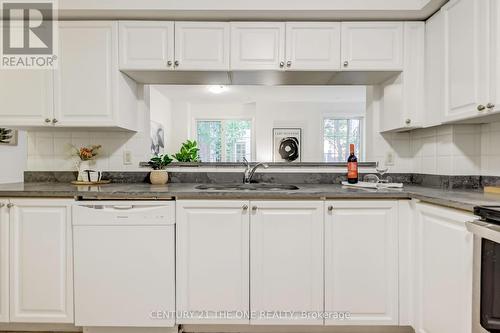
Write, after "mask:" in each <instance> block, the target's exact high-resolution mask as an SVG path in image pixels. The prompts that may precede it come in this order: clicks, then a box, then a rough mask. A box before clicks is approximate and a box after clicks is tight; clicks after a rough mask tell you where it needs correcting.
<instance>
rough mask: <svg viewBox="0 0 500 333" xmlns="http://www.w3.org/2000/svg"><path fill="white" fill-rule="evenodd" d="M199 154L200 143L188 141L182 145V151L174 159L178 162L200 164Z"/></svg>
mask: <svg viewBox="0 0 500 333" xmlns="http://www.w3.org/2000/svg"><path fill="white" fill-rule="evenodd" d="M199 152H200V149H199V148H198V143H197V142H196V141H195V140H193V141H191V140H187V141H186V142H184V143H183V144H182V146H181V150H179V152H178V153H177V154H175V155H172V157H173V158H175V159H176V160H177V161H178V162H199V161H200V156H199Z"/></svg>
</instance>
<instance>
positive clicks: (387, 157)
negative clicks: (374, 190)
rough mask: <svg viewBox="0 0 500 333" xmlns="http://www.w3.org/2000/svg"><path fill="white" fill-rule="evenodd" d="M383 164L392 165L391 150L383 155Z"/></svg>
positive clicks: (392, 156)
mask: <svg viewBox="0 0 500 333" xmlns="http://www.w3.org/2000/svg"><path fill="white" fill-rule="evenodd" d="M385 165H386V166H393V165H394V153H393V152H392V151H388V152H387V154H386V155H385Z"/></svg>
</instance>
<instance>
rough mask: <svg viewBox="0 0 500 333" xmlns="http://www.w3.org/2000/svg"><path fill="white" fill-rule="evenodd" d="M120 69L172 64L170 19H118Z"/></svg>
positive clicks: (171, 24)
mask: <svg viewBox="0 0 500 333" xmlns="http://www.w3.org/2000/svg"><path fill="white" fill-rule="evenodd" d="M119 26H120V32H119V33H120V69H122V70H126V69H129V70H167V69H173V68H174V22H168V21H167V22H163V21H160V22H158V21H153V22H151V21H120V22H119Z"/></svg>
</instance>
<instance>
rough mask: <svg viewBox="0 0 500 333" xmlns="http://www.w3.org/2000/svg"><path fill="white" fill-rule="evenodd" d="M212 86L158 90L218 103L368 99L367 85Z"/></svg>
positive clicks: (160, 87) (162, 87)
mask: <svg viewBox="0 0 500 333" xmlns="http://www.w3.org/2000/svg"><path fill="white" fill-rule="evenodd" d="M210 87H211V86H179V85H172V86H168V85H157V86H151V89H156V90H158V91H159V92H160V93H161V94H163V95H164V96H166V97H167V98H168V99H170V100H171V101H174V102H175V101H185V102H191V103H195V102H203V103H217V104H231V103H251V102H255V101H260V102H264V101H268V102H318V103H322V102H323V103H332V102H335V103H342V102H360V103H364V102H365V100H366V88H365V87H364V86H274V87H265V86H239V85H238V86H225V87H226V88H227V90H226V91H224V92H222V93H220V94H214V93H212V92H210V89H209V88H210Z"/></svg>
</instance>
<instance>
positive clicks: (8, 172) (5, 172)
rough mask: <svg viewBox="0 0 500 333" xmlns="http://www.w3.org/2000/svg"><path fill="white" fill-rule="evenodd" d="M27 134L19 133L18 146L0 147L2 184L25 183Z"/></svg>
mask: <svg viewBox="0 0 500 333" xmlns="http://www.w3.org/2000/svg"><path fill="white" fill-rule="evenodd" d="M27 156H28V154H27V147H26V133H25V132H23V131H20V132H19V133H18V144H17V146H6V145H0V161H1V162H0V163H2V167H1V168H0V170H1V171H0V184H4V183H17V182H22V181H23V172H24V169H25V168H26V160H27Z"/></svg>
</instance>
